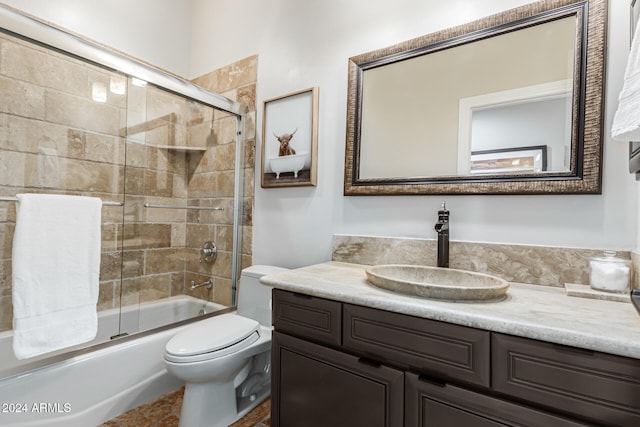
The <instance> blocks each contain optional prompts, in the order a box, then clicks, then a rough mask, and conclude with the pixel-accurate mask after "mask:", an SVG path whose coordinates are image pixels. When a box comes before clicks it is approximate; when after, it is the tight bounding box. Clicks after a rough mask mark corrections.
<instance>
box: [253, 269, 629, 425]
mask: <svg viewBox="0 0 640 427" xmlns="http://www.w3.org/2000/svg"><path fill="white" fill-rule="evenodd" d="M364 270H365V266H363V265H356V264H346V263H339V262H330V263H325V264H319V265H314V266H310V267H305V268H301V269H297V270H291V271H287V272H283V273H278V274H275V275H270V276H266V277H265V278H263V279H262V281H263V283H265V284H268V285H270V286H273V287H274V288H275V289H274V291H273V297H274V298H273V323H274V328H275V330H274V333H273V346H272V369H273V371H272V425H274V426H279V427H290V426H300V425H304V426H305V427H316V426H349V427H354V426H367V427H372V426H388V427H400V426H406V427H409V426H482V427H484V426H505V425H507V426H540V427H549V426H587V425H589V426H590V425H607V426H637V425H640V316H638V315H637V313H636V312H635V311H634V309H633V307H632V305H631V304H627V303H620V302H610V301H599V300H589V299H583V298H576V297H569V296H566V295H565V293H564V290H562V289H557V288H552V287H543V286H536V285H520V284H512V286H511V287H510V289H509V293H508V297H507V298H506V299H504V300H501V301H493V302H475V303H463V302H445V301H438V300H428V299H422V298H416V297H409V296H404V295H401V294H396V293H393V292H390V291H386V290H382V289H378V288H375V287H373V286H372V285H370V284H369V283H368V282H367V281H366V276H365V272H364Z"/></svg>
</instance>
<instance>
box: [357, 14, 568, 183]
mask: <svg viewBox="0 0 640 427" xmlns="http://www.w3.org/2000/svg"><path fill="white" fill-rule="evenodd" d="M575 44H576V17H575V16H571V17H567V18H564V19H559V20H555V21H551V22H546V23H543V24H540V25H536V26H533V27H530V28H527V29H524V30H520V31H514V32H510V33H507V34H502V35H499V36H495V37H491V38H487V39H483V40H479V41H476V42H473V43H469V44H466V45H462V46H458V47H456V48H455V49H446V50H441V51H439V52H435V53H432V54H429V55H423V56H420V57H417V58H412V59H411V60H407V61H402V62H396V63H394V64H390V65H386V66H384V67H377V68H373V69H370V70H366V71H365V72H364V73H363V80H362V90H363V98H362V133H361V136H360V138H361V141H360V144H361V145H360V147H361V155H360V178H364V179H367V178H397V177H420V176H440V175H468V174H469V173H483V172H487V173H489V172H490V173H509V172H512V171H513V170H516V171H519V169H513V168H500V167H497V168H490V169H483V168H480V167H475V166H474V167H473V168H472V166H473V165H474V164H475V162H474V163H472V162H471V156H472V153H473V152H477V151H482V152H487V151H490V150H500V149H512V150H514V152H515V151H516V150H519V149H521V148H523V147H527V146H541V145H542V146H546V147H548V148H547V154H548V157H549V158H550V159H552V163H551V164H553V168H552V169H551V170H564V171H566V170H568V168H567V167H565V165H568V164H569V163H570V162H569V159H567V158H565V156H567V155H570V152H571V150H570V146H571V123H572V121H571V108H572V103H571V91H572V85H573V79H574V69H575V63H574V61H575V60H574V58H575ZM416 82H419V84H416ZM545 85H546V86H549V87H550V89H549V90H547V92H548V94H547V95H546V96H542V95H541V94H540V90H538V89H541V88H542V87H544V86H545ZM552 88H556V89H557V90H558V93H557V94H554V93H553V89H552ZM485 156H486V157H488V154H486V155H485ZM496 157H497V156H496ZM517 157H520V156H519V155H517V154H514V159H515V158H517ZM514 161H516V160H514ZM556 168H557V169H556ZM503 169H504V170H503ZM532 171H533V169H530V170H529V172H532ZM536 172H541V170H540V169H537V170H536Z"/></svg>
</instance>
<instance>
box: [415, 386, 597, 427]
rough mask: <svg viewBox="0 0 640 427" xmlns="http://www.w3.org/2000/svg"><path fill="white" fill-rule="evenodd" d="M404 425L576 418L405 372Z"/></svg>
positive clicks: (546, 425) (456, 426) (559, 424)
mask: <svg viewBox="0 0 640 427" xmlns="http://www.w3.org/2000/svg"><path fill="white" fill-rule="evenodd" d="M405 388H406V392H405V393H406V396H405V399H406V403H405V408H406V413H405V427H418V426H419V427H504V426H513V427H515V426H518V427H578V426H582V427H584V426H586V424H580V423H578V422H575V421H572V420H569V419H567V418H563V417H560V416H556V415H553V414H548V413H545V412H541V411H538V410H534V409H531V408H528V407H526V406H522V405H518V404H515V403H511V402H507V401H504V400H501V399H497V398H494V397H491V396H487V395H483V394H479V393H476V392H473V391H470V390H466V389H462V388H459V387H455V386H452V385H450V384H445V383H437V382H431V381H429V380H426V379H424V378H422V377H419V376H418V375H417V374H413V373H407V374H406V379H405Z"/></svg>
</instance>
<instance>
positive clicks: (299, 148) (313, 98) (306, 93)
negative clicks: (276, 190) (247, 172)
mask: <svg viewBox="0 0 640 427" xmlns="http://www.w3.org/2000/svg"><path fill="white" fill-rule="evenodd" d="M318 92H319V90H318V88H317V87H313V88H310V89H305V90H301V91H299V92H294V93H290V94H288V95H284V96H281V97H278V98H273V99H268V100H266V101H264V104H263V109H262V180H261V182H262V187H263V188H269V187H292V186H303V185H316V178H317V169H318V165H317V163H318V160H317V157H318Z"/></svg>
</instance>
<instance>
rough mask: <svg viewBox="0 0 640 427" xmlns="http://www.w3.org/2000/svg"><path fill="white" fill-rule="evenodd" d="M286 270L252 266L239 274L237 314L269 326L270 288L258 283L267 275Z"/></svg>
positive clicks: (270, 266)
mask: <svg viewBox="0 0 640 427" xmlns="http://www.w3.org/2000/svg"><path fill="white" fill-rule="evenodd" d="M286 270H288V269H287V268H282V267H275V266H272V265H252V266H251V267H247V268H245V269H244V270H242V273H240V284H239V286H238V314H239V315H240V316H243V317H248V318H250V319H253V320H256V321H258V322H259V323H260V324H261V325H263V326H271V289H272V288H271V286H266V285H263V284H261V283H260V278H261V277H262V276H266V275H267V274H273V273H278V272H281V271H286Z"/></svg>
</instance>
